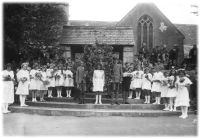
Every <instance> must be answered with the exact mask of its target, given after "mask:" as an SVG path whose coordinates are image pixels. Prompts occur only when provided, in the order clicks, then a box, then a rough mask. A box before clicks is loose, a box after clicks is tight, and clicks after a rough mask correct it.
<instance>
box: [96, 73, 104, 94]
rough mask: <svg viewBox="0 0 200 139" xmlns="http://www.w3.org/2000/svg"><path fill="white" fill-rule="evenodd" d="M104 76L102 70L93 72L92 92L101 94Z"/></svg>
mask: <svg viewBox="0 0 200 139" xmlns="http://www.w3.org/2000/svg"><path fill="white" fill-rule="evenodd" d="M104 81H105V74H104V71H103V70H94V74H93V91H94V92H95V91H101V92H103V87H104Z"/></svg>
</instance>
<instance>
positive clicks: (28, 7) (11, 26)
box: [4, 3, 67, 61]
mask: <svg viewBox="0 0 200 139" xmlns="http://www.w3.org/2000/svg"><path fill="white" fill-rule="evenodd" d="M66 22H67V15H66V12H65V11H64V6H63V4H60V3H39V4H32V3H26V4H8V3H5V4H4V52H5V54H6V52H7V50H8V48H12V49H13V50H16V51H15V55H16V58H19V57H21V58H22V59H26V60H27V59H34V58H37V57H42V58H44V57H45V55H43V54H44V51H49V50H48V46H57V45H58V41H59V37H60V35H61V31H62V26H63V25H64V24H65V23H66ZM9 56H10V55H9V54H6V55H4V58H5V61H6V58H7V57H9ZM15 60H16V59H15Z"/></svg>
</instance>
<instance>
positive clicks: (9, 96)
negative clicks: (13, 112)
mask: <svg viewBox="0 0 200 139" xmlns="http://www.w3.org/2000/svg"><path fill="white" fill-rule="evenodd" d="M14 81H15V79H14V72H13V71H12V70H11V64H10V63H8V64H7V65H6V69H5V70H4V71H3V105H2V111H3V113H9V112H10V111H9V110H8V105H9V104H12V103H13V102H14Z"/></svg>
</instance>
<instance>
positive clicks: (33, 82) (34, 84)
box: [29, 69, 41, 90]
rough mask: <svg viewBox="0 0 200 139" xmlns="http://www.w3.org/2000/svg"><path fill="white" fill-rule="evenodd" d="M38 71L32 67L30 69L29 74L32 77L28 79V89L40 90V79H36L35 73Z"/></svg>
mask: <svg viewBox="0 0 200 139" xmlns="http://www.w3.org/2000/svg"><path fill="white" fill-rule="evenodd" d="M38 72H40V71H38V70H35V69H32V70H31V71H30V76H31V77H33V78H32V79H30V87H29V90H40V86H41V81H40V80H38V79H37V78H36V76H35V75H36V73H38Z"/></svg>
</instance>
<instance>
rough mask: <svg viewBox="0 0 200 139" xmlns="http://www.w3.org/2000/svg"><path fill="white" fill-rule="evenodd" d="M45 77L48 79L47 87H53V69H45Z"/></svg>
mask: <svg viewBox="0 0 200 139" xmlns="http://www.w3.org/2000/svg"><path fill="white" fill-rule="evenodd" d="M46 73H47V79H48V81H49V85H47V87H55V78H54V74H53V69H47V71H46Z"/></svg>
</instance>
